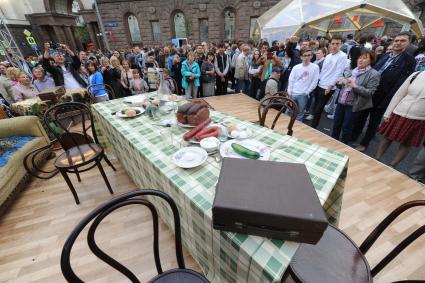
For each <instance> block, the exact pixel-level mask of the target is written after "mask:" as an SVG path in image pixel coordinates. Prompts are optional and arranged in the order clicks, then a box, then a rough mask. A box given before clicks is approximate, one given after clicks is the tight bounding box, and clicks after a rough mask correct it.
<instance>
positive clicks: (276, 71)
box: [272, 67, 282, 73]
mask: <svg viewBox="0 0 425 283" xmlns="http://www.w3.org/2000/svg"><path fill="white" fill-rule="evenodd" d="M280 72H282V69H281V68H280V67H273V69H272V73H280Z"/></svg>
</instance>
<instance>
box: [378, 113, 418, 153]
mask: <svg viewBox="0 0 425 283" xmlns="http://www.w3.org/2000/svg"><path fill="white" fill-rule="evenodd" d="M379 133H380V134H381V135H383V136H384V137H386V138H387V139H389V140H391V141H396V142H398V143H400V144H402V145H406V146H415V147H418V146H419V145H420V144H421V142H422V139H423V137H424V135H425V121H421V120H413V119H409V118H405V117H402V116H399V115H397V114H394V113H393V114H391V116H390V120H389V121H388V122H384V123H382V125H381V127H380V128H379Z"/></svg>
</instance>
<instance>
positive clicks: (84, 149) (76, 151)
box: [55, 143, 103, 168]
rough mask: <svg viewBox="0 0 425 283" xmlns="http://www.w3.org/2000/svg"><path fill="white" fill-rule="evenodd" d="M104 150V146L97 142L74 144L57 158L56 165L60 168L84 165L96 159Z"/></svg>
mask: <svg viewBox="0 0 425 283" xmlns="http://www.w3.org/2000/svg"><path fill="white" fill-rule="evenodd" d="M102 152H103V148H102V147H100V146H99V145H97V144H95V143H90V144H83V145H79V146H74V147H72V148H70V149H68V150H66V151H65V152H63V153H62V154H61V155H59V157H58V158H56V161H55V166H56V167H58V168H68V167H74V166H82V165H85V164H87V163H89V162H90V161H92V160H94V159H96V158H97V157H98V156H99V155H100V154H102Z"/></svg>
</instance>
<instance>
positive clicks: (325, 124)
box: [305, 113, 420, 174]
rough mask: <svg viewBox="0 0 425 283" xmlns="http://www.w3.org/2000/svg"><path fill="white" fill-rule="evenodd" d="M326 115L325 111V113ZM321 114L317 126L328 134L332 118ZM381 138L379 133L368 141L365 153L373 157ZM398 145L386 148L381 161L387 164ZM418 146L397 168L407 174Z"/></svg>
mask: <svg viewBox="0 0 425 283" xmlns="http://www.w3.org/2000/svg"><path fill="white" fill-rule="evenodd" d="M325 114H326V115H327V113H325ZM325 114H323V116H322V119H320V124H319V127H318V128H317V129H318V130H320V131H321V132H323V133H325V134H327V135H330V133H331V130H332V120H331V119H329V118H327V117H326V115H325ZM305 122H306V123H307V124H309V122H308V121H305ZM380 140H381V136H380V135H379V134H377V135H376V137H375V138H374V139H373V141H372V142H371V143H370V145H369V147H368V148H367V150H366V152H365V154H367V155H369V156H371V157H375V154H376V151H377V150H378V145H379V142H380ZM397 150H398V145H397V144H392V145H391V147H390V148H389V149H388V150H387V152H386V153H385V156H384V158H383V160H382V162H383V163H385V164H387V165H388V164H389V163H390V162H391V160H392V158H393V156H394V155H395V154H396V153H397ZM419 150H420V148H412V149H411V151H410V153H409V155H408V156H407V157H406V159H404V160H403V161H402V162H401V163H400V164H399V165H398V166H397V168H396V169H397V170H398V171H400V172H402V173H404V174H407V172H408V170H409V168H410V164H412V163H413V160H414V159H415V156H416V154H417V153H418V152H419Z"/></svg>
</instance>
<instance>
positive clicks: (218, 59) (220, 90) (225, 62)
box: [214, 43, 230, 95]
mask: <svg viewBox="0 0 425 283" xmlns="http://www.w3.org/2000/svg"><path fill="white" fill-rule="evenodd" d="M214 67H215V73H216V74H217V76H216V86H217V90H216V92H217V95H223V94H226V93H227V85H228V81H229V78H228V73H229V71H230V58H229V55H227V54H225V53H224V44H223V43H221V44H219V45H218V53H217V54H216V56H215V61H214Z"/></svg>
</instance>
